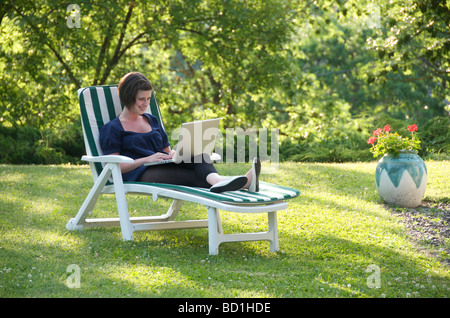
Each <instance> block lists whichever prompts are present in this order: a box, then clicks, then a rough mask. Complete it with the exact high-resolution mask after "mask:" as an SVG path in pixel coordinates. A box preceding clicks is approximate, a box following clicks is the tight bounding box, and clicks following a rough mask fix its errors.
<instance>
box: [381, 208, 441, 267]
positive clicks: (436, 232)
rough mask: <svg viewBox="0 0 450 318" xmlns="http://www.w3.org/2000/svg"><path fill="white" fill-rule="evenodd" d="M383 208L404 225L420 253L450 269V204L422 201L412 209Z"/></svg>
mask: <svg viewBox="0 0 450 318" xmlns="http://www.w3.org/2000/svg"><path fill="white" fill-rule="evenodd" d="M385 207H386V208H388V209H390V210H391V211H392V212H393V213H394V215H396V216H397V217H398V218H399V219H400V221H401V222H402V223H403V224H405V226H406V228H407V230H408V233H409V235H410V236H411V240H412V241H413V242H414V243H415V245H416V246H417V248H418V249H419V250H420V251H422V252H424V253H426V254H428V255H431V256H433V257H436V258H437V259H438V260H439V261H440V262H441V263H443V264H446V265H447V266H449V267H450V203H436V202H429V201H424V202H422V204H421V205H420V206H418V207H417V208H413V209H406V208H398V207H391V206H388V205H385ZM446 243H447V244H446Z"/></svg>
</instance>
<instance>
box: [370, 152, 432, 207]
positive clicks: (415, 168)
mask: <svg viewBox="0 0 450 318" xmlns="http://www.w3.org/2000/svg"><path fill="white" fill-rule="evenodd" d="M375 179H376V183H377V190H378V193H379V195H380V196H381V198H382V199H383V200H384V201H385V202H386V203H388V204H392V205H397V206H401V207H405V208H415V207H417V206H418V205H420V203H421V202H422V199H423V196H424V194H425V189H426V186H427V168H426V166H425V163H424V162H423V160H422V158H420V157H419V156H418V155H417V154H416V153H414V152H408V151H401V152H400V154H399V155H398V157H395V156H393V155H390V154H386V155H384V157H383V158H381V159H380V161H378V165H377V169H376V172H375Z"/></svg>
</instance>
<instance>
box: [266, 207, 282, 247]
mask: <svg viewBox="0 0 450 318" xmlns="http://www.w3.org/2000/svg"><path fill="white" fill-rule="evenodd" d="M267 218H268V221H269V230H268V232H269V233H272V237H273V238H272V240H271V241H270V245H269V250H270V251H271V252H278V249H279V245H278V223H277V212H276V211H274V212H269V213H267Z"/></svg>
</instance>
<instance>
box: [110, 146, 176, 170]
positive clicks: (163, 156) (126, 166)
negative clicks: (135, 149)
mask: <svg viewBox="0 0 450 318" xmlns="http://www.w3.org/2000/svg"><path fill="white" fill-rule="evenodd" d="M167 148H169V149H167ZM167 148H164V149H163V150H164V151H166V150H168V151H167V153H169V154H167V153H162V152H157V153H155V154H153V155H151V156H148V157H143V158H139V159H135V160H134V162H133V163H121V164H120V171H121V172H122V174H124V173H127V172H130V171H133V170H134V169H137V168H139V167H140V166H142V165H143V164H144V163H146V162H155V161H161V160H167V159H170V158H172V156H173V155H172V154H171V153H172V152H173V151H171V150H170V147H167ZM110 155H120V153H118V152H117V153H111V154H110Z"/></svg>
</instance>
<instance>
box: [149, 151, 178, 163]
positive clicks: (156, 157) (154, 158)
mask: <svg viewBox="0 0 450 318" xmlns="http://www.w3.org/2000/svg"><path fill="white" fill-rule="evenodd" d="M171 158H172V156H171V155H170V154H166V153H163V152H157V153H155V154H153V155H151V156H148V157H145V162H157V161H162V160H167V159H171Z"/></svg>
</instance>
